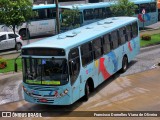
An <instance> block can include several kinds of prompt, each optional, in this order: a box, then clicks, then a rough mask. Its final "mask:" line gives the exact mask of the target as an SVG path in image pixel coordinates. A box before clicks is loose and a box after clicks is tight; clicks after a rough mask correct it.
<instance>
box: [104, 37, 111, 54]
mask: <svg viewBox="0 0 160 120" xmlns="http://www.w3.org/2000/svg"><path fill="white" fill-rule="evenodd" d="M110 51H111V45H110V41H109V34H106V35H104V37H103V54H107V53H109V52H110Z"/></svg>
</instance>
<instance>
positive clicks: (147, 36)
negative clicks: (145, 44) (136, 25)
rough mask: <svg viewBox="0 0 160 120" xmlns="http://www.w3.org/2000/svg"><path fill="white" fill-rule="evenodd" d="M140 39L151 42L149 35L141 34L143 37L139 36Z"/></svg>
mask: <svg viewBox="0 0 160 120" xmlns="http://www.w3.org/2000/svg"><path fill="white" fill-rule="evenodd" d="M141 39H142V40H147V41H148V40H151V35H149V34H143V35H141Z"/></svg>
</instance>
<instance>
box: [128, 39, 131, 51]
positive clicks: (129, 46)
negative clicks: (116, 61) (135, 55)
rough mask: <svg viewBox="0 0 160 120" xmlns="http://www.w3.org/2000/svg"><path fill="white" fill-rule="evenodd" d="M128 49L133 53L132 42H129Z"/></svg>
mask: <svg viewBox="0 0 160 120" xmlns="http://www.w3.org/2000/svg"><path fill="white" fill-rule="evenodd" d="M128 48H129V51H130V52H132V47H131V42H130V41H129V42H128Z"/></svg>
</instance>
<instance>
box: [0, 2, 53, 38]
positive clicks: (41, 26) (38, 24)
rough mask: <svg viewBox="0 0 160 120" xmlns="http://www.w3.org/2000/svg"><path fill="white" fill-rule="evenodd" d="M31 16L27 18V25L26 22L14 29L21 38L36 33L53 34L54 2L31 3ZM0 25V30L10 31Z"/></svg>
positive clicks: (36, 34) (35, 34)
mask: <svg viewBox="0 0 160 120" xmlns="http://www.w3.org/2000/svg"><path fill="white" fill-rule="evenodd" d="M32 9H33V17H32V18H31V19H30V20H29V24H28V27H27V24H26V23H23V24H22V26H20V27H18V29H16V32H17V33H19V34H20V35H21V37H22V39H27V38H28V37H33V36H38V35H49V34H55V24H56V5H55V4H40V5H33V8H32ZM2 26H3V25H0V31H11V29H9V28H7V27H2Z"/></svg>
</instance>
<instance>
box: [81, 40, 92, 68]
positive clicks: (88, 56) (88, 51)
mask: <svg viewBox="0 0 160 120" xmlns="http://www.w3.org/2000/svg"><path fill="white" fill-rule="evenodd" d="M81 59H82V65H83V66H86V65H87V64H89V63H90V62H92V61H93V53H92V45H91V42H88V43H85V44H83V45H81Z"/></svg>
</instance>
